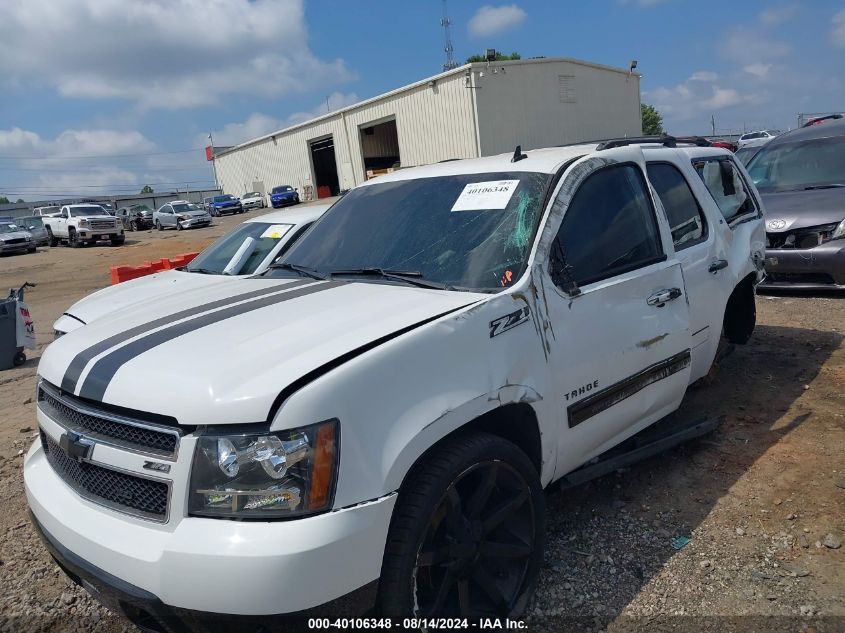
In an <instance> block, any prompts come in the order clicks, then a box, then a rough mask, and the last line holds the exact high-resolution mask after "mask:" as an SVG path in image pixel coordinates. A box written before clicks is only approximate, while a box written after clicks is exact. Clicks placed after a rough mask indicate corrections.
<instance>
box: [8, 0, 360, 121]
mask: <svg viewBox="0 0 845 633" xmlns="http://www.w3.org/2000/svg"><path fill="white" fill-rule="evenodd" d="M2 14H3V20H2V22H3V26H4V51H3V55H2V56H0V77H2V79H3V81H4V82H5V83H6V84H8V85H20V86H29V87H39V86H44V85H47V86H50V87H52V88H54V89H55V90H57V91H58V92H59V94H61V95H63V96H67V97H78V98H110V99H129V100H133V101H135V102H137V103H138V104H140V105H141V106H142V107H145V108H182V107H192V106H198V105H205V104H209V103H215V102H217V101H218V100H220V99H223V98H225V97H226V96H227V95H230V94H255V95H260V96H278V95H282V94H286V93H291V92H304V91H307V90H310V89H313V88H315V87H323V86H326V85H331V84H335V83H337V82H340V81H345V80H349V79H350V78H352V76H353V73H351V72H350V71H349V69H348V68H347V67H346V65H345V63H344V62H343V60H341V59H335V60H322V59H319V58H318V57H317V56H315V55H314V54H313V53H312V52H311V50H310V49H309V47H308V37H307V35H308V34H307V31H306V25H305V20H304V11H303V6H302V0H144V1H134V2H126V1H125V0H62V1H61V2H58V1H56V0H3V9H2Z"/></svg>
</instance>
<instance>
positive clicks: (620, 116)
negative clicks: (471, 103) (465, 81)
mask: <svg viewBox="0 0 845 633" xmlns="http://www.w3.org/2000/svg"><path fill="white" fill-rule="evenodd" d="M502 69H504V72H503V71H502ZM494 71H495V72H494ZM482 72H483V73H484V75H483V76H481V74H480V73H482ZM473 82H474V85H475V86H476V90H475V93H476V99H477V102H478V121H479V123H478V127H479V136H480V139H481V154H482V155H484V156H489V155H493V154H499V153H503V152H512V151H513V150H514V148H515V147H516V146H517V145H522V149H535V148H538V147H551V146H554V145H563V144H566V143H577V142H581V141H590V140H596V139H603V138H611V137H620V136H626V135H627V136H636V135H640V134H642V120H641V116H640V85H639V77H638V76H637V75H630V74H629V73H626V72H620V71H618V70H616V69H610V68H606V67H600V66H594V65H592V64H589V63H579V62H576V61H569V60H566V61H564V60H524V61H521V62H501V63H497V64H491V65H490V67H486V65H481V64H474V65H473Z"/></svg>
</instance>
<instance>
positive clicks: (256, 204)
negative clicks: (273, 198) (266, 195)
mask: <svg viewBox="0 0 845 633" xmlns="http://www.w3.org/2000/svg"><path fill="white" fill-rule="evenodd" d="M241 206H242V207H243V208H244V209H260V208H261V207H263V206H264V203H263V202H262V201H261V200H255V201H253V202H241Z"/></svg>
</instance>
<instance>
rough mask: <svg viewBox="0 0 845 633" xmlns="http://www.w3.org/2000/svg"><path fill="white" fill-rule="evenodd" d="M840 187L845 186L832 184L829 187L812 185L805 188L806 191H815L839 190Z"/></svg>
mask: <svg viewBox="0 0 845 633" xmlns="http://www.w3.org/2000/svg"><path fill="white" fill-rule="evenodd" d="M840 187H845V185H843V184H840V183H831V184H829V185H810V186H809V187H804V191H813V190H814V189H839V188H840Z"/></svg>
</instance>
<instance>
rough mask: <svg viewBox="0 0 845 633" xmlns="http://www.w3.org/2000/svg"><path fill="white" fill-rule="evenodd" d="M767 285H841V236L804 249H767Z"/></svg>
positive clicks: (844, 279) (844, 243) (844, 264)
mask: <svg viewBox="0 0 845 633" xmlns="http://www.w3.org/2000/svg"><path fill="white" fill-rule="evenodd" d="M765 265H766V279H765V280H764V281H763V283H762V284H761V286H762V287H767V288H777V287H780V288H793V289H824V288H845V239H838V240H831V241H830V242H826V243H825V244H821V245H819V246H815V247H813V248H808V249H797V248H790V249H767V250H766V262H765Z"/></svg>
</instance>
